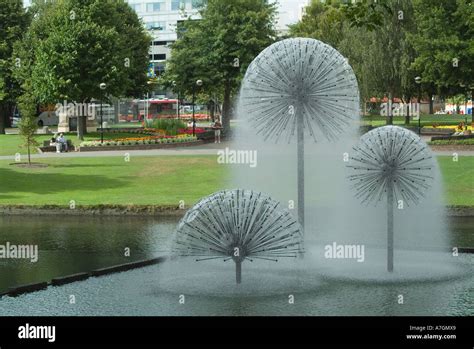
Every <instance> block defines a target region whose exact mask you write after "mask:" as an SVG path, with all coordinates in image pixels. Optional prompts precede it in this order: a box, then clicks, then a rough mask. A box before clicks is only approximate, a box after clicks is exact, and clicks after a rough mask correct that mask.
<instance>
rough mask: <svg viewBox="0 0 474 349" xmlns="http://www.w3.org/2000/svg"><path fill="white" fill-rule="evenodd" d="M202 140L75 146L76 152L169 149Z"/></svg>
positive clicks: (193, 144) (192, 144)
mask: <svg viewBox="0 0 474 349" xmlns="http://www.w3.org/2000/svg"><path fill="white" fill-rule="evenodd" d="M203 143H204V142H203V141H202V140H196V141H192V142H181V143H179V142H176V143H164V144H163V143H161V144H139V145H108V146H97V147H77V151H78V152H81V153H83V152H94V151H121V150H123V151H127V150H153V149H170V148H181V147H183V148H185V147H194V146H197V145H202V144H203Z"/></svg>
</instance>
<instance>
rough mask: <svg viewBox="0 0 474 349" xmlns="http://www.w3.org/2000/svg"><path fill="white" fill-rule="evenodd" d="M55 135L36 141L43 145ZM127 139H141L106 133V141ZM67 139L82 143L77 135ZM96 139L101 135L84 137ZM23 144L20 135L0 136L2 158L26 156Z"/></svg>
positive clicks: (133, 134) (93, 134) (88, 139)
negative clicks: (17, 155) (16, 155)
mask: <svg viewBox="0 0 474 349" xmlns="http://www.w3.org/2000/svg"><path fill="white" fill-rule="evenodd" d="M52 136H53V135H38V136H37V137H36V140H37V141H38V143H40V144H41V145H42V144H43V141H47V140H49V139H51V137H52ZM127 137H139V136H137V134H135V133H125V132H118V133H104V139H117V138H127ZM66 138H68V139H70V140H71V141H72V143H73V144H75V145H78V144H79V143H80V141H79V140H78V139H77V136H76V134H67V135H66ZM94 139H100V133H97V132H95V133H90V134H87V135H84V140H85V141H91V140H94ZM22 143H23V141H22V139H21V137H20V136H19V135H0V156H3V155H10V156H14V155H15V154H16V153H20V154H26V153H27V150H26V148H24V147H22V146H21V144H22ZM32 150H33V151H32V153H33V154H35V153H36V149H32Z"/></svg>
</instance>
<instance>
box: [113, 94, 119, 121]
mask: <svg viewBox="0 0 474 349" xmlns="http://www.w3.org/2000/svg"><path fill="white" fill-rule="evenodd" d="M119 115H120V99H119V98H116V99H114V122H115V123H116V124H118V123H119V121H120V120H119V118H120V117H119Z"/></svg>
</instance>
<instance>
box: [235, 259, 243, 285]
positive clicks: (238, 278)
mask: <svg viewBox="0 0 474 349" xmlns="http://www.w3.org/2000/svg"><path fill="white" fill-rule="evenodd" d="M235 282H236V283H237V285H239V284H240V283H241V282H242V261H240V260H238V261H235Z"/></svg>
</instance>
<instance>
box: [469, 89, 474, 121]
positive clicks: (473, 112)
mask: <svg viewBox="0 0 474 349" xmlns="http://www.w3.org/2000/svg"><path fill="white" fill-rule="evenodd" d="M469 89H470V90H471V125H472V126H473V127H474V85H470V86H469Z"/></svg>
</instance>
